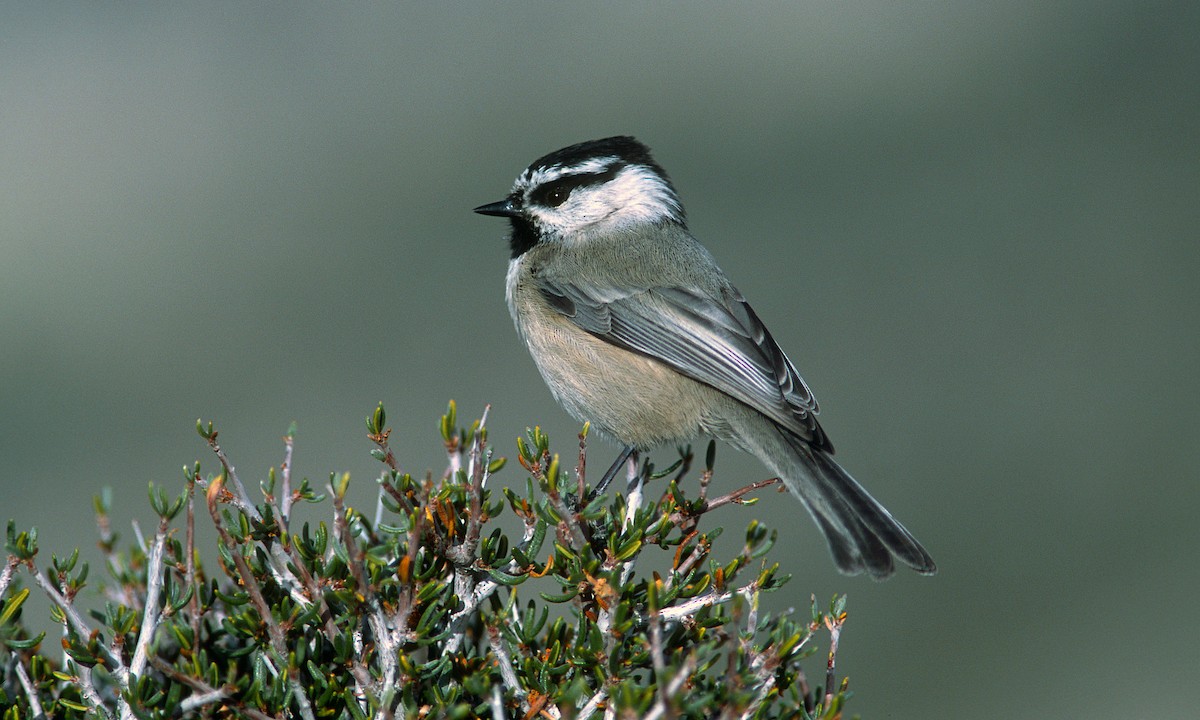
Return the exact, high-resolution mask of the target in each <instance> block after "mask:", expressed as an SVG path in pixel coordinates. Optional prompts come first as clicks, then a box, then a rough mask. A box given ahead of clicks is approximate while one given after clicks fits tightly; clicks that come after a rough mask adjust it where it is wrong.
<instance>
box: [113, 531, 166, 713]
mask: <svg viewBox="0 0 1200 720" xmlns="http://www.w3.org/2000/svg"><path fill="white" fill-rule="evenodd" d="M168 527H169V525H168V521H167V518H166V517H161V518H159V520H158V532H156V533H155V534H154V544H153V545H151V546H150V560H149V564H148V566H147V568H146V604H145V607H144V608H143V610H142V628H141V631H140V632H139V633H138V640H137V645H136V646H135V647H134V650H133V660H132V661H131V662H130V663H129V673H130V675H132V676H134V677H141V676H142V673H143V671H145V669H146V657H147V654H148V652H149V650H150V643H151V641H153V639H154V635H155V633H156V632H157V630H158V618H159V608H158V598H159V596H160V595H162V589H163V571H162V564H163V562H162V560H163V546H164V545H166V543H167V529H168ZM122 716H123V717H133V711H132V709H129V708H128V707H127V711H126V712H124V713H122Z"/></svg>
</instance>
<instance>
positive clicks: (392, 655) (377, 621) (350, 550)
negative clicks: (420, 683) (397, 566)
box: [314, 483, 402, 690]
mask: <svg viewBox="0 0 1200 720" xmlns="http://www.w3.org/2000/svg"><path fill="white" fill-rule="evenodd" d="M326 489H327V490H328V491H329V494H330V496H331V497H332V498H333V520H334V523H333V529H334V537H335V539H338V540H340V541H341V543H342V544H343V545H345V546H346V552H347V555H349V559H350V562H349V563H348V565H349V568H350V574H351V576H352V577H353V578H354V582H355V584H356V585H357V588H358V592H359V593H360V594H361V595H362V597H363V598H364V599H365V600H366V603H367V607H368V608H369V609H370V611H371V612H370V614H369V615H367V622H368V623H369V624H370V625H371V631H372V634H374V635H375V639H376V642H378V643H379V644H380V646H381V652H380V661H381V669H382V671H383V677H382V678H380V683H379V685H377V686H376V687H377V688H378V689H384V688H388V687H391V683H393V682H394V681H395V673H396V652H397V650H398V649H399V647H400V644H401V642H402V639H401V637H400V633H399V632H398V628H397V627H396V626H395V625H394V624H392V623H389V622H388V619H387V615H386V614H385V613H384V611H383V607H382V606H381V605H380V603H379V596H378V595H376V593H375V591H374V589H373V588H372V587H371V584H370V582H369V580H368V579H367V574H366V572H365V571H364V569H363V566H364V565H365V564H366V559H365V558H366V552H365V551H364V550H363V549H362V546H361V545H360V544H359V543H358V540H357V539H356V538H355V537H354V533H353V531H352V530H351V528H350V522H349V520H348V519H347V516H346V506H345V501H344V498H343V497H342V496H341V495H339V494H338V493H337V491H336V490H334V488H333V484H332V483H328V484H327V485H326ZM314 587H315V585H314ZM317 593H318V597H320V592H319V589H318V591H317ZM321 603H322V605H324V603H325V601H324V599H323V598H322V599H321ZM323 611H324V612H326V613H329V609H328V607H325V608H324V610H323ZM329 618H330V620H329V622H330V623H332V614H330V615H329ZM360 665H361V662H360V661H356V662H355V663H354V673H355V679H356V682H358V683H359V684H360V685H361V686H362V689H363V690H366V689H368V688H370V687H372V685H373V683H372V682H371V680H370V675H369V673H365V677H364V671H365V670H366V668H365V667H363V668H360V667H358V666H360Z"/></svg>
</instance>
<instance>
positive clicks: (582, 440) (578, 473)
mask: <svg viewBox="0 0 1200 720" xmlns="http://www.w3.org/2000/svg"><path fill="white" fill-rule="evenodd" d="M586 476H587V428H586V427H585V428H584V429H583V430H580V431H579V464H577V465H576V466H575V479H576V480H577V481H578V482H579V502H580V503H586V502H587V481H586Z"/></svg>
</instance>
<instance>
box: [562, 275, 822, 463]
mask: <svg viewBox="0 0 1200 720" xmlns="http://www.w3.org/2000/svg"><path fill="white" fill-rule="evenodd" d="M539 287H540V289H541V292H542V294H543V296H544V297H545V298H546V299H547V301H548V302H549V303H550V304H551V305H552V306H553V307H554V308H555V310H557V311H558V312H559V313H561V314H562V315H563V316H564V317H567V318H570V319H571V321H572V322H574V323H575V324H576V325H577V326H578V327H579V328H581V329H583V330H585V331H587V332H589V333H591V334H592V335H594V336H596V337H598V338H601V339H603V340H605V341H606V342H610V343H612V344H614V345H617V346H618V347H623V348H625V349H627V350H632V351H634V352H638V353H641V354H643V355H647V356H649V357H652V358H655V359H657V360H659V361H661V362H663V363H666V364H667V365H669V366H670V367H672V368H673V369H675V370H676V371H678V372H680V373H682V374H684V375H687V376H688V377H690V378H692V379H694V380H697V381H699V382H702V383H704V384H706V385H709V386H711V387H713V388H716V389H717V390H720V391H721V392H723V393H725V394H727V395H730V396H731V397H733V398H735V399H737V400H739V401H741V402H743V403H745V404H746V405H749V406H750V407H753V408H755V409H756V410H758V411H759V412H762V413H763V414H765V415H767V416H768V417H770V418H771V419H772V420H774V421H775V422H777V423H779V424H780V425H781V426H783V427H784V428H786V429H787V430H789V431H791V432H792V433H794V434H795V435H798V436H799V437H801V438H804V439H805V440H808V441H809V442H810V443H812V444H813V445H815V446H816V447H818V448H821V449H822V450H825V451H826V452H830V453H832V452H833V447H832V445H831V444H830V443H829V439H828V437H826V435H825V432H824V431H823V430H822V429H821V426H820V424H818V423H817V419H816V415H817V413H818V412H820V409H819V407H818V405H817V401H816V398H814V397H813V394H812V391H810V390H809V388H808V386H807V385H806V384H805V383H804V380H803V379H802V378H801V377H800V374H799V373H798V372H797V371H796V368H795V366H793V365H792V363H791V361H790V360H788V358H787V356H786V355H784V353H783V351H782V350H780V348H779V345H778V344H776V342H775V339H774V338H772V337H771V333H770V332H768V331H767V328H766V327H765V326H764V325H763V324H762V321H760V320H759V319H758V315H757V314H755V312H754V310H753V308H751V307H750V305H749V303H747V302H746V300H745V298H743V297H742V296H741V294H740V293H738V292H737V290H735V289H733V288H729V289H728V290H727V291H725V292H723V293H721V294H720V297H716V298H714V297H711V296H708V295H706V294H702V293H700V292H696V291H692V290H685V289H682V288H678V287H654V288H619V289H615V288H605V289H602V290H601V289H598V288H594V287H590V286H588V285H584V284H578V283H553V282H551V281H549V280H547V279H546V278H539Z"/></svg>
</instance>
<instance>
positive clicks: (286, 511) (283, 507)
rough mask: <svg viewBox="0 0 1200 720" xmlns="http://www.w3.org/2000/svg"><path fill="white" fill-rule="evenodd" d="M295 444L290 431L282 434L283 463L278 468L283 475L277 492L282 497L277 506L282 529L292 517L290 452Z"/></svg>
mask: <svg viewBox="0 0 1200 720" xmlns="http://www.w3.org/2000/svg"><path fill="white" fill-rule="evenodd" d="M295 445H296V439H295V438H294V437H292V436H291V434H290V433H289V434H288V435H284V436H283V464H282V465H280V468H279V469H280V473H281V474H282V475H283V482H282V484H281V485H280V488H279V494H280V495H282V496H283V498H282V500H281V501H280V506H279V522H280V524H281V525H283V528H284V530H287V529H288V525H289V520H290V519H291V517H292V452H293V449H294V448H295Z"/></svg>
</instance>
